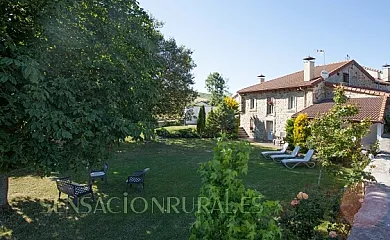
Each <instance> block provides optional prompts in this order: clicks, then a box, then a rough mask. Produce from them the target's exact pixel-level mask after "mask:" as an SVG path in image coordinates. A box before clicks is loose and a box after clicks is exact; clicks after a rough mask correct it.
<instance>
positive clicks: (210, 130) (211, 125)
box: [204, 109, 220, 138]
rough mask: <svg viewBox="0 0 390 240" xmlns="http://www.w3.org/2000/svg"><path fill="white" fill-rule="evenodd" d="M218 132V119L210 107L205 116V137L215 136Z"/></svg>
mask: <svg viewBox="0 0 390 240" xmlns="http://www.w3.org/2000/svg"><path fill="white" fill-rule="evenodd" d="M219 133H220V131H219V128H218V119H217V116H216V115H215V113H214V111H213V110H212V109H211V111H210V112H209V114H208V115H207V118H206V127H205V132H204V135H205V137H211V138H212V137H215V136H217V135H218V134H219Z"/></svg>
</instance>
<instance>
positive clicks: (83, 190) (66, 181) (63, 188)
mask: <svg viewBox="0 0 390 240" xmlns="http://www.w3.org/2000/svg"><path fill="white" fill-rule="evenodd" d="M56 184H57V189H58V192H59V194H58V199H60V198H61V193H65V194H67V195H68V200H69V197H72V198H73V203H74V204H75V205H77V204H78V201H79V198H80V197H82V196H84V195H87V194H91V197H92V201H95V197H94V195H93V191H92V184H88V185H81V184H78V183H74V182H72V180H71V178H70V177H64V178H58V179H57V180H56Z"/></svg>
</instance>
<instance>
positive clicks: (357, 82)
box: [326, 64, 390, 91]
mask: <svg viewBox="0 0 390 240" xmlns="http://www.w3.org/2000/svg"><path fill="white" fill-rule="evenodd" d="M343 73H348V74H349V85H351V86H355V87H360V88H371V89H377V90H382V91H390V82H385V81H381V80H376V81H373V80H372V79H371V78H370V77H368V76H367V75H366V74H365V73H364V72H363V71H361V70H360V69H359V68H358V67H357V66H356V64H352V65H349V66H347V67H344V68H343V69H341V70H340V71H339V72H337V73H336V74H334V75H332V76H330V77H329V78H328V79H327V80H326V81H327V82H332V83H340V82H342V81H343Z"/></svg>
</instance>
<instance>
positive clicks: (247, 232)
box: [190, 138, 281, 239]
mask: <svg viewBox="0 0 390 240" xmlns="http://www.w3.org/2000/svg"><path fill="white" fill-rule="evenodd" d="M250 151H251V147H250V144H249V143H248V142H243V141H242V142H239V143H233V142H228V141H226V140H225V139H223V138H222V139H219V140H218V142H217V146H216V147H215V149H214V157H213V159H212V160H210V161H208V162H205V163H202V164H201V166H200V168H199V172H200V175H201V177H202V187H201V189H200V198H199V200H198V210H197V212H196V213H195V216H196V221H195V223H194V224H193V225H192V227H191V235H190V239H280V238H281V232H280V229H279V227H278V226H277V223H276V221H275V217H276V216H277V215H278V213H279V212H280V211H281V206H280V205H279V203H278V202H274V201H262V196H261V195H260V193H259V192H257V191H256V190H252V189H246V188H245V185H244V183H243V181H242V180H241V179H238V178H237V176H238V175H240V174H246V173H247V171H248V159H249V154H250Z"/></svg>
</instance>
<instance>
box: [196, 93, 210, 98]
mask: <svg viewBox="0 0 390 240" xmlns="http://www.w3.org/2000/svg"><path fill="white" fill-rule="evenodd" d="M198 94H199V96H198V98H204V99H207V100H210V99H211V94H210V93H201V92H198Z"/></svg>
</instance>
